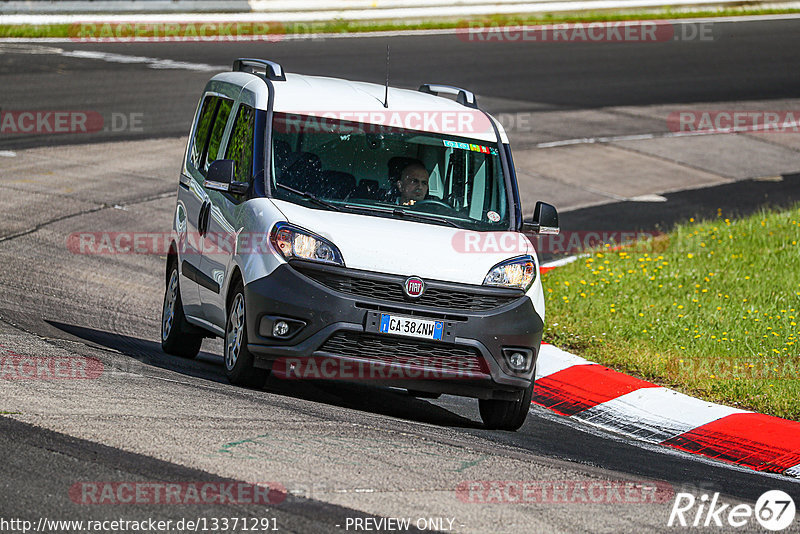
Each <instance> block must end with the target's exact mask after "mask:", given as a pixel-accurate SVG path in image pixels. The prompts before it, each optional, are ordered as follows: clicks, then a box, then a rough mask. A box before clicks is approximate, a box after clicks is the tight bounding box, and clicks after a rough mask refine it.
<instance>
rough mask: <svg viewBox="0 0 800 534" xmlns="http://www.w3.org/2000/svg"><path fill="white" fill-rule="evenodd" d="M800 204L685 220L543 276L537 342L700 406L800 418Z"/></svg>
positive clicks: (594, 253)
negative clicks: (543, 319) (541, 339)
mask: <svg viewBox="0 0 800 534" xmlns="http://www.w3.org/2000/svg"><path fill="white" fill-rule="evenodd" d="M799 242H800V205H798V206H795V207H794V208H793V209H791V210H788V211H782V212H766V211H765V212H761V213H758V214H756V215H754V216H751V217H748V218H744V219H741V220H729V219H726V218H724V216H723V215H722V214H720V215H719V218H718V219H716V220H711V221H704V222H697V223H695V222H694V221H693V220H690V222H688V223H686V224H683V225H680V226H678V227H676V229H675V230H674V231H672V232H671V233H669V234H665V235H662V236H659V237H657V238H655V239H653V240H651V241H647V242H644V243H638V244H635V245H633V246H631V247H626V248H623V249H619V250H618V251H613V250H611V249H608V248H607V249H605V250H603V251H594V252H592V253H591V255H590V256H588V257H584V258H579V259H578V260H577V261H576V262H574V263H571V264H569V265H566V266H564V267H559V268H557V269H555V270H553V271H550V272H549V273H546V274H544V275H543V279H542V283H543V285H544V287H545V298H546V304H547V327H546V331H545V341H548V342H550V343H553V344H554V345H556V346H559V347H562V348H564V349H566V350H571V351H572V352H575V353H578V354H580V355H582V356H584V357H586V358H588V359H590V360H593V361H596V362H598V363H602V364H605V365H608V366H610V367H613V368H615V369H617V370H620V371H623V372H627V373H630V374H633V375H636V376H639V377H642V378H644V379H646V380H650V381H653V382H656V383H658V384H661V385H664V386H667V387H672V388H674V389H677V390H679V391H682V392H684V393H688V394H691V395H696V396H699V397H700V398H703V399H707V400H711V401H715V402H720V403H724V404H728V405H732V406H736V407H741V408H746V409H751V410H756V411H759V412H763V413H767V414H771V415H776V416H779V417H785V418H788V419H794V420H800V349H799V348H798V344H799V343H800V340H798V336H800V327H799V326H798V323H800V319H798V318H799V317H800V246H798V243H799Z"/></svg>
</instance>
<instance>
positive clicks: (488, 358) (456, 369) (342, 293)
mask: <svg viewBox="0 0 800 534" xmlns="http://www.w3.org/2000/svg"><path fill="white" fill-rule="evenodd" d="M403 281H404V277H399V276H394V275H385V274H379V273H370V272H366V271H358V270H354V269H347V268H341V267H335V266H323V265H315V264H309V262H298V261H295V262H292V264H291V265H290V264H283V265H281V266H280V267H278V268H277V269H275V270H274V271H273V272H272V273H271V274H269V275H268V276H266V277H263V278H260V279H258V280H254V281H252V282H250V283H248V284H246V285H245V289H244V291H245V303H246V307H247V309H246V318H247V332H248V349H249V350H250V352H252V353H253V355H254V357H255V365H256V366H257V367H261V368H273V370H275V371H277V370H278V369H280V371H281V372H279V373H276V374H277V375H278V376H284V375H286V373H287V371H290V370H292V369H295V364H297V368H298V369H302V367H303V363H304V362H306V363H308V364H319V363H321V362H323V361H324V362H325V363H327V364H331V363H332V362H331V360H333V362H334V365H329V367H328V368H327V369H328V370H329V371H330V370H332V369H333V370H334V371H332V372H331V373H328V374H325V373H323V374H312V375H309V374H307V373H303V372H300V373H299V375H297V376H298V377H301V378H302V377H313V378H334V379H339V380H347V381H369V382H371V383H375V384H379V385H385V386H394V387H403V388H407V389H413V390H420V391H426V392H432V393H448V394H453V395H462V396H468V397H477V398H486V399H506V400H514V399H517V398H519V397H520V395H521V394H522V392H523V390H525V389H526V388H527V387H528V386H530V384H531V381H532V380H533V376H534V373H535V369H536V360H537V358H538V356H539V347H540V345H541V340H542V330H543V323H542V320H541V318H540V317H539V315H538V314H537V313H536V311H535V310H534V308H533V303H532V302H531V299H530V298H529V297H528V296H526V295H525V294H524V293H523V292H522V291H514V290H505V289H496V288H486V287H482V286H469V285H464V284H451V283H446V282H437V281H426V284H427V288H426V293H427V292H430V298H428V299H426V295H425V294H423V297H422V298H421V299H420V300H419V301H416V302H415V301H413V300H410V299H408V300H406V299H404V298H403V296H402V294H401V293H398V288H397V287H395V286H397V285H399V290H400V291H402V283H403ZM471 308H472V309H471ZM475 308H477V309H475ZM384 313H388V314H392V315H402V316H411V317H419V318H424V319H432V320H439V321H442V322H443V325H444V335H443V341H434V340H421V339H418V338H413V337H407V336H399V335H391V334H382V333H379V332H378V325H379V324H380V316H381V314H384ZM278 320H284V322H286V323H287V324H289V325H290V331H289V333H288V335H286V337H285V338H284V339H281V338H280V336H278V337H274V333H273V331H272V329H271V325H273V324H274V323H275V322H276V321H278ZM504 348H506V349H509V348H517V349H527V350H528V351H530V352H529V353H528V354H530V365H529V366H528V368H527V370H526V371H525V372H514V371H512V370H511V368H510V366H509V364H508V362H507V361H506V358H505V357H504V355H503V349H504ZM310 360H315V361H314V362H311V361H310ZM317 368H318V367H317V366H315V369H317ZM381 369H382V370H381ZM393 371H395V372H393ZM290 374H291V373H289V375H290ZM286 376H288V375H286Z"/></svg>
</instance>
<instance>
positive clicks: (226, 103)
mask: <svg viewBox="0 0 800 534" xmlns="http://www.w3.org/2000/svg"><path fill="white" fill-rule="evenodd" d="M232 107H233V100H228V99H227V98H219V105H218V106H217V114H216V117H215V118H214V126H213V127H212V128H211V136H210V138H209V140H208V155H207V157H206V158H205V163H204V164H203V167H202V170H203V174H205V173H206V172H207V171H208V167H209V165H211V162H213V161H216V160H217V159H219V158H217V154H218V153H219V145H220V143H221V142H222V134H224V133H225V125H226V124H227V123H228V116H229V115H230V114H231V108H232Z"/></svg>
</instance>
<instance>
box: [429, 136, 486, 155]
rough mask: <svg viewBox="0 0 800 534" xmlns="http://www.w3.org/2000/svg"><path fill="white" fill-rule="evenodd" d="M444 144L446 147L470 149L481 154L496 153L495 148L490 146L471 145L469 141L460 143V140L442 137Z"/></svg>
mask: <svg viewBox="0 0 800 534" xmlns="http://www.w3.org/2000/svg"><path fill="white" fill-rule="evenodd" d="M442 142H443V143H444V146H446V147H447V148H458V149H460V150H470V151H472V152H481V153H483V154H491V155H492V156H496V155H497V149H496V148H494V147H490V146H483V145H471V144H469V143H462V142H460V141H448V140H447V139H444V140H443V141H442Z"/></svg>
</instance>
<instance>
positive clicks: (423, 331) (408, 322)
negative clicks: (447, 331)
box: [379, 313, 444, 341]
mask: <svg viewBox="0 0 800 534" xmlns="http://www.w3.org/2000/svg"><path fill="white" fill-rule="evenodd" d="M379 332H381V333H382V334H397V335H400V336H410V337H421V338H423V339H436V340H439V341H441V339H442V333H443V332H444V321H433V320H431V319H418V318H416V317H404V316H402V315H389V314H388V313H382V314H381V327H380V330H379Z"/></svg>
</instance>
